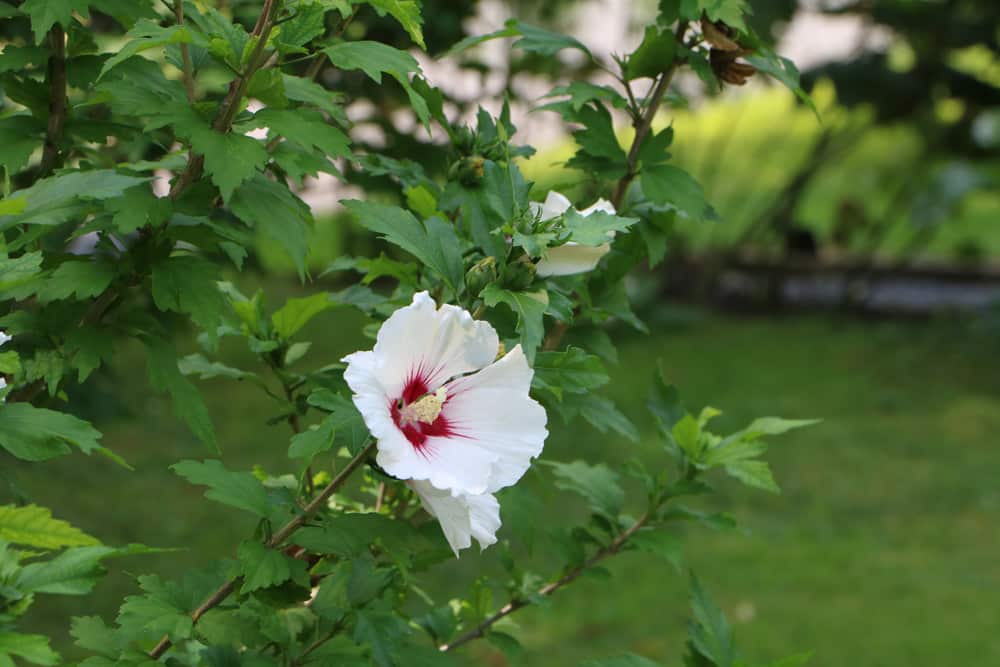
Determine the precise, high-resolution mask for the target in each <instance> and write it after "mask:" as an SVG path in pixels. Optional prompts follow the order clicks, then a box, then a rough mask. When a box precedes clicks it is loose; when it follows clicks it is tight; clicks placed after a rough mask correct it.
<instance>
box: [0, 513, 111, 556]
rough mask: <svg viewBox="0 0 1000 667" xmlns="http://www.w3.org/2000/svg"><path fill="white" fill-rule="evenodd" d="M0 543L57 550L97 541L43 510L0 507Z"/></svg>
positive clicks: (96, 542)
mask: <svg viewBox="0 0 1000 667" xmlns="http://www.w3.org/2000/svg"><path fill="white" fill-rule="evenodd" d="M0 540H5V541H7V542H10V543H11V544H24V545H27V546H29V547H36V548H39V549H59V548H62V547H81V546H89V545H92V544H98V541H97V540H96V539H95V538H93V537H91V536H90V535H87V534H86V533H84V532H83V531H82V530H80V529H79V528H74V527H73V526H71V525H70V524H68V523H66V522H65V521H60V520H59V519H53V518H52V512H50V511H49V510H48V509H47V508H45V507H39V506H37V505H25V506H24V507H14V506H13V505H0Z"/></svg>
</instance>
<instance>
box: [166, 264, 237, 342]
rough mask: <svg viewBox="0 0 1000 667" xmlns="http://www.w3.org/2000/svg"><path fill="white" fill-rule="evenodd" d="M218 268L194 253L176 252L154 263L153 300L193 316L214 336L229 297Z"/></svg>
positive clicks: (199, 324) (168, 308)
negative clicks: (220, 286) (224, 292)
mask: <svg viewBox="0 0 1000 667" xmlns="http://www.w3.org/2000/svg"><path fill="white" fill-rule="evenodd" d="M217 271H218V269H217V268H216V267H215V265H214V264H212V263H211V262H209V261H207V260H204V259H202V258H200V257H195V256H193V255H175V256H172V257H167V258H165V259H162V260H159V261H157V262H155V263H153V266H152V267H151V273H152V295H153V303H155V304H156V307H157V308H159V309H160V310H163V311H168V310H172V311H174V312H178V313H185V314H187V315H190V316H191V319H192V320H194V321H195V322H196V323H197V324H198V326H200V327H201V328H202V329H203V330H204V331H205V333H206V334H208V336H209V338H210V339H213V340H214V339H215V337H216V335H217V334H216V331H217V329H218V328H219V325H220V324H222V321H223V314H224V313H225V311H226V307H227V304H226V300H225V299H224V298H223V297H222V293H221V292H220V291H219V289H218V288H217V287H216V281H217V280H218V274H217Z"/></svg>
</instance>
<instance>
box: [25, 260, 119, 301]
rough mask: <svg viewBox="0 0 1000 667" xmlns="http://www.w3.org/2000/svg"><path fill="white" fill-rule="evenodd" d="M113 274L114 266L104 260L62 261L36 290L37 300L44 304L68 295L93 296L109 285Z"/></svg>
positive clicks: (83, 297) (79, 297) (77, 297)
mask: <svg viewBox="0 0 1000 667" xmlns="http://www.w3.org/2000/svg"><path fill="white" fill-rule="evenodd" d="M114 275H115V269H114V267H113V266H112V265H110V264H108V263H106V262H100V261H97V260H82V261H69V262H63V263H62V264H60V265H59V267H58V268H57V269H56V270H55V271H53V272H52V274H51V275H50V276H49V277H48V278H46V279H45V282H44V283H42V286H41V288H40V289H39V290H38V301H39V302H40V303H43V304H45V303H51V302H52V301H58V300H61V299H66V298H68V297H70V296H73V297H74V298H76V299H89V298H93V297H95V296H97V295H99V294H100V293H101V292H103V291H104V290H106V289H107V288H108V286H109V285H111V280H112V279H113V278H114Z"/></svg>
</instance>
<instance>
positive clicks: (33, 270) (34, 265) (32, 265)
mask: <svg viewBox="0 0 1000 667" xmlns="http://www.w3.org/2000/svg"><path fill="white" fill-rule="evenodd" d="M41 271H42V253H41V252H26V253H24V254H23V255H21V256H20V257H6V258H3V259H0V295H2V294H3V292H4V291H6V290H9V289H11V288H14V287H19V286H21V285H23V284H25V283H27V282H29V281H30V280H31V279H32V278H34V277H35V276H37V275H38V274H39V273H41Z"/></svg>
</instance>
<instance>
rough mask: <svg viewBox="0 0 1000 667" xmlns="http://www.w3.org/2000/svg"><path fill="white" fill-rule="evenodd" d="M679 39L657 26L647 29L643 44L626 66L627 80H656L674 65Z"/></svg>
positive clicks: (669, 31)
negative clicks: (644, 78)
mask: <svg viewBox="0 0 1000 667" xmlns="http://www.w3.org/2000/svg"><path fill="white" fill-rule="evenodd" d="M676 54H677V39H676V38H675V37H674V33H673V32H672V31H671V30H669V29H667V30H662V31H661V30H660V29H659V28H658V27H657V26H655V25H651V26H647V27H646V32H645V34H644V35H643V37H642V43H641V44H639V47H638V48H637V49H636V50H635V51H634V52H633V53H632V55H630V56H629V58H628V62H627V63H626V65H625V78H626V79H628V80H629V81H631V80H633V79H640V78H643V77H650V78H655V77H657V76H659V75H660V74H662V73H663V72H666V71H667V70H668V69H670V67H671V66H672V65H673V63H674V56H675V55H676Z"/></svg>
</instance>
